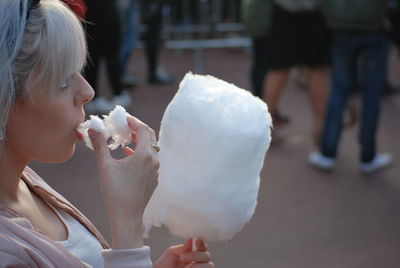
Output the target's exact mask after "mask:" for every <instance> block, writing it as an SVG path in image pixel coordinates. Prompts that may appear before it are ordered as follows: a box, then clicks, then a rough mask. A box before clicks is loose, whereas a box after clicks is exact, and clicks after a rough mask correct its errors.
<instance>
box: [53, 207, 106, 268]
mask: <svg viewBox="0 0 400 268" xmlns="http://www.w3.org/2000/svg"><path fill="white" fill-rule="evenodd" d="M49 206H51V205H50V204H49ZM51 207H52V208H53V210H54V211H55V212H56V213H57V215H58V217H59V218H60V220H61V221H62V222H63V223H64V225H65V226H66V228H67V232H68V236H67V240H64V241H57V242H58V243H60V244H61V245H62V246H63V247H64V248H66V249H67V250H68V251H69V252H70V253H71V254H72V255H74V256H75V257H76V258H78V259H79V260H80V261H81V262H83V263H85V264H87V265H89V266H90V267H95V268H97V267H98V268H103V267H104V264H103V256H102V254H101V252H102V250H103V247H102V246H101V244H100V242H99V241H98V240H97V239H96V237H95V236H94V235H93V234H92V233H91V232H89V230H88V229H86V228H85V227H84V226H83V225H82V224H81V223H80V222H78V221H77V220H76V219H75V218H73V217H72V216H71V215H69V214H68V213H67V212H65V211H63V210H61V209H56V208H54V207H53V206H51Z"/></svg>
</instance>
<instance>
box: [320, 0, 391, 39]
mask: <svg viewBox="0 0 400 268" xmlns="http://www.w3.org/2000/svg"><path fill="white" fill-rule="evenodd" d="M322 10H323V14H324V17H325V20H326V23H327V25H328V27H330V28H331V29H333V30H348V31H375V32H376V31H382V30H385V29H386V28H387V27H388V24H387V21H386V1H384V0H324V1H323V3H322Z"/></svg>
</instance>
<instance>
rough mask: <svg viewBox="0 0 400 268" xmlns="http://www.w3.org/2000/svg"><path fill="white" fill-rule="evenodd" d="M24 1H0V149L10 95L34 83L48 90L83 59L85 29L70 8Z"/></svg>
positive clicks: (52, 1)
mask: <svg viewBox="0 0 400 268" xmlns="http://www.w3.org/2000/svg"><path fill="white" fill-rule="evenodd" d="M28 2H29V0H1V1H0V152H1V147H2V141H1V140H2V139H3V142H4V139H5V133H6V125H7V118H8V114H9V112H10V109H11V108H12V106H13V104H14V102H15V100H16V99H17V98H20V97H24V96H29V95H30V93H31V92H30V90H31V89H32V88H33V86H31V85H33V84H35V83H40V85H41V86H42V87H41V89H42V90H47V91H48V93H49V94H54V93H55V92H57V91H58V90H60V86H61V84H62V83H63V81H64V80H65V79H66V78H67V77H68V76H70V75H71V74H73V73H75V72H80V71H81V70H82V68H83V67H84V65H85V62H86V54H87V48H86V40H85V34H84V31H83V28H82V24H81V23H80V21H79V19H78V18H77V17H76V16H75V15H74V14H73V13H72V11H71V10H70V9H69V8H68V7H67V6H66V5H65V4H64V3H62V2H60V1H59V0H41V1H40V2H39V4H38V6H36V7H34V8H32V9H31V10H30V12H29V10H28V9H29V7H28V4H29V3H28ZM28 12H29V15H28V17H29V18H28V20H27V14H28ZM27 83H29V86H27V85H28V84H27ZM31 83H32V84H31ZM2 134H3V137H1V135H2Z"/></svg>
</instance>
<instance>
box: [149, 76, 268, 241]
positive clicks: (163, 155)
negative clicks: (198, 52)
mask: <svg viewBox="0 0 400 268" xmlns="http://www.w3.org/2000/svg"><path fill="white" fill-rule="evenodd" d="M270 128H271V117H270V115H269V113H268V109H267V106H266V105H265V103H264V102H263V101H261V100H260V99H258V98H256V97H254V96H252V95H251V94H250V93H249V92H247V91H245V90H243V89H240V88H238V87H236V86H235V85H233V84H229V83H227V82H225V81H222V80H219V79H217V78H215V77H212V76H201V75H193V74H191V73H188V74H186V76H185V78H184V79H183V81H182V82H181V84H180V88H179V90H178V92H177V93H176V95H175V97H174V98H173V100H172V101H171V103H170V104H169V105H168V107H167V109H166V111H165V114H164V116H163V119H162V122H161V129H160V137H159V142H158V145H159V146H160V148H161V151H160V152H159V158H160V171H159V172H160V173H159V184H158V187H157V188H156V190H155V192H154V194H153V196H152V198H151V200H150V202H149V204H148V206H147V207H146V210H145V213H144V226H145V229H146V233H148V232H149V230H150V229H151V227H152V226H161V225H162V224H164V225H165V226H167V227H168V229H169V230H170V231H171V233H172V234H174V235H177V236H179V237H182V238H189V237H201V238H203V239H206V240H214V241H216V240H220V241H224V240H227V239H230V238H232V236H233V235H234V234H235V233H237V232H238V231H239V230H241V229H242V228H243V226H244V225H245V224H246V223H247V222H248V221H249V220H250V218H251V216H252V215H253V213H254V210H255V207H256V204H257V194H258V189H259V182H260V177H259V174H260V171H261V169H262V166H263V163H264V157H265V154H266V151H267V149H268V146H269V143H270V140H271V134H270Z"/></svg>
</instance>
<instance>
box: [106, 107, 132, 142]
mask: <svg viewBox="0 0 400 268" xmlns="http://www.w3.org/2000/svg"><path fill="white" fill-rule="evenodd" d="M126 115H127V113H126V110H125V109H124V108H123V107H122V106H119V105H117V106H116V107H115V109H114V110H112V111H111V112H110V114H109V115H108V116H104V124H105V125H106V128H107V131H108V134H109V135H110V136H111V139H112V142H111V143H110V144H109V145H108V147H109V148H110V149H111V150H115V149H117V148H118V146H120V145H121V146H122V147H124V146H125V145H126V144H129V143H131V142H132V135H131V134H132V130H131V129H130V128H129V126H128V122H127V121H126Z"/></svg>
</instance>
